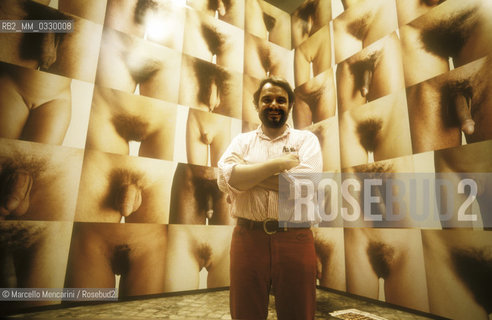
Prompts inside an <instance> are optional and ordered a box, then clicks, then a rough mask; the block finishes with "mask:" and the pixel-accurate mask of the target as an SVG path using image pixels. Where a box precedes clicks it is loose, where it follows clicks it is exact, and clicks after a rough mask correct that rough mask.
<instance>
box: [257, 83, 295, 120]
mask: <svg viewBox="0 0 492 320" xmlns="http://www.w3.org/2000/svg"><path fill="white" fill-rule="evenodd" d="M289 111H290V110H289V96H288V94H287V91H285V90H284V89H283V88H282V87H279V86H276V85H273V84H271V83H266V84H265V85H264V86H263V88H261V92H260V99H259V101H258V116H259V117H260V120H261V122H262V123H263V125H264V126H265V127H267V128H281V127H282V126H283V125H284V124H285V122H286V121H287V118H288V117H289Z"/></svg>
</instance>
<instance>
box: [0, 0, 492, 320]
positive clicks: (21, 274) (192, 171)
mask: <svg viewBox="0 0 492 320" xmlns="http://www.w3.org/2000/svg"><path fill="white" fill-rule="evenodd" d="M23 19H58V20H64V19H70V20H73V21H74V25H75V28H74V32H72V33H66V34H63V33H57V34H42V33H37V34H36V33H2V34H0V192H1V193H0V231H1V232H0V252H1V255H0V260H2V261H1V264H0V282H1V283H2V285H1V287H6V288H8V287H12V288H13V287H19V288H34V287H39V288H63V287H66V288H83V287H94V288H115V287H116V288H118V289H119V296H120V297H121V298H128V297H134V296H140V295H151V294H160V293H165V292H178V291H186V290H195V289H203V288H217V287H227V286H228V285H229V278H228V277H229V276H228V274H229V272H228V269H229V248H230V237H231V232H232V229H233V226H234V224H235V221H234V220H233V219H232V218H231V216H230V213H229V211H230V204H229V202H228V201H227V196H226V195H225V194H224V193H222V192H221V191H220V190H219V189H218V187H217V168H216V167H217V162H218V160H219V158H220V156H221V155H222V153H223V152H224V150H225V148H226V147H227V146H228V145H229V143H230V142H231V139H232V138H234V137H235V136H236V135H238V134H239V133H241V132H247V131H250V130H254V129H256V128H257V127H258V125H259V124H260V121H259V119H258V116H257V112H256V109H255V106H254V103H253V99H252V97H253V92H254V91H255V90H256V88H257V86H258V84H259V82H260V81H261V79H262V78H264V77H266V76H270V75H275V76H279V77H282V78H284V79H286V80H287V81H288V82H289V83H290V84H291V86H292V87H293V88H294V91H295V99H296V100H295V105H294V107H293V110H292V114H291V117H290V118H289V120H288V123H289V124H290V125H291V126H292V127H294V128H296V129H305V130H310V131H312V132H313V133H314V134H315V135H316V136H317V137H318V139H319V142H320V144H321V147H322V153H323V170H324V171H325V172H330V173H340V174H345V173H347V174H348V173H352V172H365V173H371V172H373V173H381V172H391V173H406V172H419V173H420V172H422V173H431V174H439V173H447V174H452V175H454V176H455V177H456V179H459V178H460V177H463V176H466V174H468V173H476V172H483V173H490V172H492V160H491V159H492V129H491V128H492V0H469V1H461V0H446V1H421V0H305V1H303V2H302V3H301V4H300V6H299V7H298V8H297V9H296V10H295V11H294V12H293V13H292V14H289V13H286V12H284V11H282V10H280V9H278V8H277V7H275V6H273V5H271V4H270V3H268V2H266V1H264V0H227V1H225V0H224V1H212V0H89V1H82V0H80V1H74V0H51V1H49V0H45V1H30V0H20V1H19V0H15V1H10V0H9V1H2V2H1V3H0V20H23ZM489 184H490V181H485V182H484V183H483V185H481V186H480V188H479V189H480V190H479V196H478V197H477V198H476V200H475V201H474V205H473V210H475V211H474V212H478V215H479V217H480V219H479V222H477V223H472V224H470V228H460V229H455V228H453V226H454V225H453V221H450V222H448V223H447V224H442V225H435V226H431V227H429V228H414V227H412V226H411V225H408V226H407V225H405V226H403V227H396V228H373V227H371V225H359V226H358V227H357V228H354V227H350V226H349V225H346V224H344V222H342V221H338V220H337V221H334V222H332V223H322V224H321V225H320V226H319V227H316V228H313V233H314V236H315V245H316V252H317V255H318V274H319V277H318V278H319V280H318V281H319V282H318V284H319V285H320V286H322V287H327V288H331V289H335V290H338V291H343V292H348V293H351V294H355V295H359V296H364V297H368V298H373V299H378V300H381V301H386V302H389V303H391V304H395V305H399V306H403V307H407V308H411V309H415V310H420V311H424V312H429V313H432V314H437V315H440V316H444V317H452V318H460V317H461V318H474V319H488V317H489V316H490V314H491V313H492V305H491V301H492V298H491V297H490V294H489V293H487V292H488V290H486V288H489V287H490V286H492V279H491V275H492V269H491V264H492V255H491V252H492V235H491V231H490V230H487V228H484V227H483V226H490V225H492V203H491V200H490V199H492V197H491V196H492V186H491V185H489ZM438 193H439V191H435V190H432V192H431V197H438V196H439V195H438ZM463 196H464V195H463ZM464 197H465V196H464ZM339 203H341V202H340V201H339ZM458 205H459V204H456V206H458ZM403 210H405V208H403ZM484 229H485V230H484ZM59 303H61V301H37V302H34V301H33V302H22V303H19V304H16V305H13V304H9V305H7V304H5V308H6V310H7V309H14V310H17V309H22V308H27V307H31V306H35V305H39V304H59ZM3 306H4V305H2V307H3Z"/></svg>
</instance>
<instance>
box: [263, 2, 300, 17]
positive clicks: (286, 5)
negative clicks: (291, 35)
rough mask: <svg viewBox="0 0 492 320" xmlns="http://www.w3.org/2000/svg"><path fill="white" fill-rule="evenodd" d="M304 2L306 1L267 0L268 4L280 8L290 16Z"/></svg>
mask: <svg viewBox="0 0 492 320" xmlns="http://www.w3.org/2000/svg"><path fill="white" fill-rule="evenodd" d="M303 1H304V0H266V2H269V3H271V4H273V5H274V6H276V7H277V8H280V9H282V10H283V11H286V12H287V13H289V14H291V13H292V12H294V10H295V9H297V7H299V6H300V5H301V3H302V2H303Z"/></svg>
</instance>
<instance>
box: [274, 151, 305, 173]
mask: <svg viewBox="0 0 492 320" xmlns="http://www.w3.org/2000/svg"><path fill="white" fill-rule="evenodd" d="M272 161H273V162H274V163H276V164H277V165H278V166H279V172H278V173H281V172H284V171H287V170H290V169H292V168H294V167H297V166H298V165H299V164H300V161H299V155H297V154H295V153H286V154H282V155H281V156H278V157H277V158H273V159H272Z"/></svg>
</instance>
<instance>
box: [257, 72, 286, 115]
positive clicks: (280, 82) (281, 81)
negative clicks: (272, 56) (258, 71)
mask: <svg viewBox="0 0 492 320" xmlns="http://www.w3.org/2000/svg"><path fill="white" fill-rule="evenodd" d="M267 83H271V84H272V85H274V86H278V87H281V88H282V89H284V90H285V92H287V96H288V97H289V109H290V108H292V105H293V104H294V91H292V88H291V87H290V84H289V83H288V82H287V81H286V80H284V79H282V78H279V77H273V76H272V77H268V78H265V79H263V80H261V82H260V85H259V86H258V89H257V90H256V91H255V93H254V94H253V102H254V103H255V107H256V109H258V104H259V102H260V93H261V89H263V87H264V86H265V84H267Z"/></svg>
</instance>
